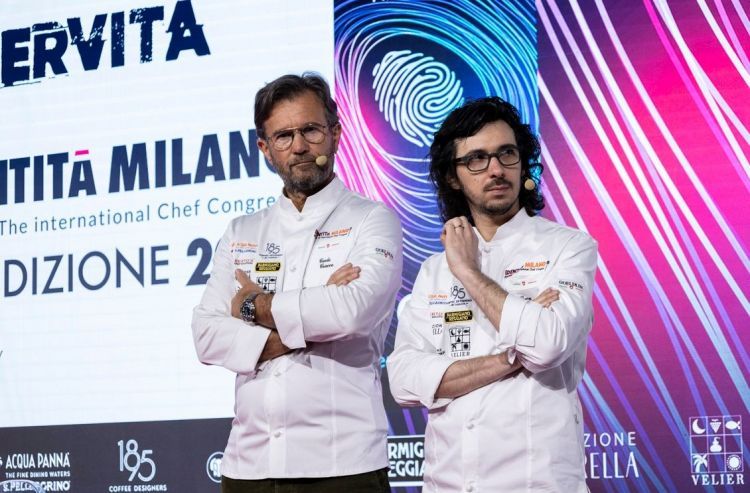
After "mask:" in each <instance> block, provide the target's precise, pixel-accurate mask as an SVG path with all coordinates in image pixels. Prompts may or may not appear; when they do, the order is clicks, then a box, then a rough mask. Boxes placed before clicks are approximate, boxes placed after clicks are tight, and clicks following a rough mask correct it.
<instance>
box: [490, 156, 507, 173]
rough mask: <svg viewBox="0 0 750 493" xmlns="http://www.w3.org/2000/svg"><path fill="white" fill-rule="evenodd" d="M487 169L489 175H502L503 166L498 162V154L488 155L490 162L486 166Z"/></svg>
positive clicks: (503, 171)
mask: <svg viewBox="0 0 750 493" xmlns="http://www.w3.org/2000/svg"><path fill="white" fill-rule="evenodd" d="M487 171H488V172H489V174H490V175H491V176H503V175H504V174H505V166H503V165H502V163H500V158H499V157H498V156H490V164H489V166H488V167H487Z"/></svg>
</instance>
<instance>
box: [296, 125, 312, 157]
mask: <svg viewBox="0 0 750 493" xmlns="http://www.w3.org/2000/svg"><path fill="white" fill-rule="evenodd" d="M309 149H310V144H309V143H308V142H307V141H306V140H305V138H304V137H303V136H302V132H301V131H300V130H295V131H294V134H293V135H292V152H293V153H295V154H303V153H305V152H307V151H308V150H309Z"/></svg>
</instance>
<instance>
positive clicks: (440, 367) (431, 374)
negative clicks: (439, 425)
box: [419, 358, 454, 410]
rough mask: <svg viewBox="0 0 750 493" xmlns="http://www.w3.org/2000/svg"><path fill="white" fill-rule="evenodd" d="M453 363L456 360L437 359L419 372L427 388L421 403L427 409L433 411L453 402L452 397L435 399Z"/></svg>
mask: <svg viewBox="0 0 750 493" xmlns="http://www.w3.org/2000/svg"><path fill="white" fill-rule="evenodd" d="M453 363H454V360H452V359H449V358H435V359H434V360H433V361H431V362H429V363H428V364H426V365H425V367H424V368H422V369H421V370H419V371H420V372H421V373H422V375H423V378H424V388H425V392H424V394H423V395H424V397H423V398H422V399H421V402H422V405H423V406H424V407H426V408H427V409H430V410H432V409H437V408H441V407H444V406H447V405H448V404H449V403H450V402H451V401H452V400H453V399H452V398H450V397H440V398H437V399H436V398H435V392H437V389H438V387H439V386H440V382H441V381H442V380H443V375H445V372H446V371H447V370H448V367H449V366H450V365H452V364H453Z"/></svg>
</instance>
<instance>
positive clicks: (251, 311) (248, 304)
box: [240, 299, 255, 322]
mask: <svg viewBox="0 0 750 493" xmlns="http://www.w3.org/2000/svg"><path fill="white" fill-rule="evenodd" d="M240 316H241V317H242V320H244V321H245V322H255V303H253V301H252V300H251V299H246V300H245V301H243V302H242V306H241V307H240Z"/></svg>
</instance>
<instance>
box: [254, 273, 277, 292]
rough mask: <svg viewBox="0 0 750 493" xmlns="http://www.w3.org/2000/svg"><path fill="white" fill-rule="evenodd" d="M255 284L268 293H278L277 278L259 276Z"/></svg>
mask: <svg viewBox="0 0 750 493" xmlns="http://www.w3.org/2000/svg"><path fill="white" fill-rule="evenodd" d="M255 283H256V284H257V285H258V286H260V287H261V288H263V291H266V292H267V293H275V292H276V276H258V277H257V278H256V279H255Z"/></svg>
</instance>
